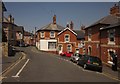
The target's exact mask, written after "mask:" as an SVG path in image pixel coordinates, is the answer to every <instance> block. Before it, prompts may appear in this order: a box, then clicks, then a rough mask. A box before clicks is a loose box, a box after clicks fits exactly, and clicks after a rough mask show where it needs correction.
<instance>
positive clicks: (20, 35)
mask: <svg viewBox="0 0 120 84" xmlns="http://www.w3.org/2000/svg"><path fill="white" fill-rule="evenodd" d="M19 37H20V47H21V46H22V42H21V41H22V33H21V32H19ZM20 51H21V50H20Z"/></svg>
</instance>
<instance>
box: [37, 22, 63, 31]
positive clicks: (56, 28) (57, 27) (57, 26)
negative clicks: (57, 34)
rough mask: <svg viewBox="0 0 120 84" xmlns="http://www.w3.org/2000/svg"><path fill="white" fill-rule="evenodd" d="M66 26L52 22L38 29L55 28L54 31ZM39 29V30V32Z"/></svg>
mask: <svg viewBox="0 0 120 84" xmlns="http://www.w3.org/2000/svg"><path fill="white" fill-rule="evenodd" d="M63 29H64V27H62V26H60V25H58V24H53V23H50V24H48V25H46V26H44V27H42V28H41V29H39V30H38V31H43V30H54V31H61V30H63ZM38 31H37V32H38Z"/></svg>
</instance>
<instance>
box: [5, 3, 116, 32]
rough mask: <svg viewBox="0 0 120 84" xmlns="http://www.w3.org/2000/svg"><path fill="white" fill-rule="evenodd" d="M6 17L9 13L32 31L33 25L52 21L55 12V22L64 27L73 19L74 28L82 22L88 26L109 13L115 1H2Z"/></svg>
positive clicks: (27, 29) (39, 26) (19, 23)
mask: <svg viewBox="0 0 120 84" xmlns="http://www.w3.org/2000/svg"><path fill="white" fill-rule="evenodd" d="M4 4H5V6H6V8H7V12H5V16H6V17H7V16H8V15H9V14H11V15H12V16H13V17H14V19H15V23H16V24H17V25H19V26H24V29H25V30H26V31H29V32H32V31H34V29H35V27H36V28H37V30H38V29H40V28H41V27H43V26H45V25H47V24H49V23H52V17H53V15H54V14H55V15H56V17H57V24H59V25H61V26H63V27H65V26H66V24H67V22H70V21H73V23H74V29H76V30H78V29H80V26H81V25H82V24H83V25H85V26H89V25H91V24H93V23H94V22H96V21H97V20H99V19H100V18H102V17H105V16H107V15H109V11H110V8H111V7H113V6H114V4H115V2H4Z"/></svg>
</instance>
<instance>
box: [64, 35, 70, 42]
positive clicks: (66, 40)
mask: <svg viewBox="0 0 120 84" xmlns="http://www.w3.org/2000/svg"><path fill="white" fill-rule="evenodd" d="M69 41H70V35H69V34H66V35H65V42H69Z"/></svg>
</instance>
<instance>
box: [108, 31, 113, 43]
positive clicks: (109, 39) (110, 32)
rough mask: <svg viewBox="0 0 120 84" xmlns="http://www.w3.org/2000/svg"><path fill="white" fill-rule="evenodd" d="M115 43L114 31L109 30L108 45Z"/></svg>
mask: <svg viewBox="0 0 120 84" xmlns="http://www.w3.org/2000/svg"><path fill="white" fill-rule="evenodd" d="M114 42H115V30H114V29H111V30H109V31H108V43H109V44H111V43H114Z"/></svg>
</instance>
